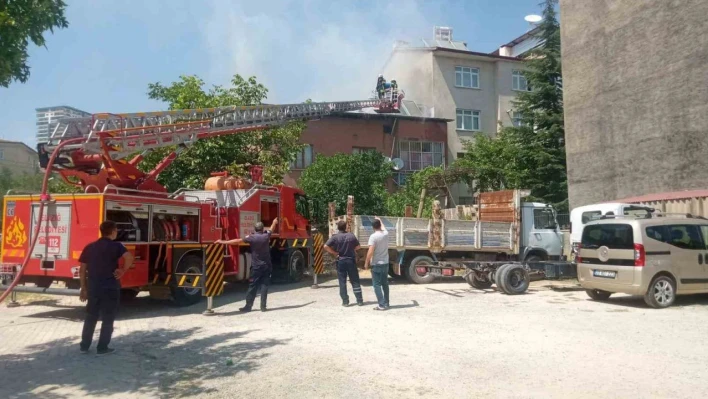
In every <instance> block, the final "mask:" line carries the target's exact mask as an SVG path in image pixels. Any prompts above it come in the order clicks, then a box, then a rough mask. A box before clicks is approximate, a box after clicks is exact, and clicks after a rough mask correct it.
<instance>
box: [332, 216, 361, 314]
mask: <svg viewBox="0 0 708 399" xmlns="http://www.w3.org/2000/svg"><path fill="white" fill-rule="evenodd" d="M337 230H339V232H338V233H337V234H334V235H333V236H332V237H330V238H329V240H327V243H326V244H325V246H324V249H325V251H327V252H329V253H330V254H332V255H333V256H336V257H337V276H338V277H339V296H341V297H342V306H349V295H348V294H347V276H349V282H350V283H351V285H352V291H354V296H355V297H356V303H357V304H358V305H359V306H363V305H364V297H363V296H362V295H361V283H360V282H359V270H358V269H357V267H356V251H357V249H359V248H360V245H359V240H357V239H356V237H355V236H354V234H352V233H347V222H346V221H344V220H340V221H339V222H337Z"/></svg>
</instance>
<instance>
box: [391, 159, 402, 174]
mask: <svg viewBox="0 0 708 399" xmlns="http://www.w3.org/2000/svg"><path fill="white" fill-rule="evenodd" d="M391 162H393V170H395V171H399V170H401V169H403V160H402V159H401V158H393V159H392V160H391Z"/></svg>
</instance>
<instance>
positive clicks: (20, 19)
mask: <svg viewBox="0 0 708 399" xmlns="http://www.w3.org/2000/svg"><path fill="white" fill-rule="evenodd" d="M65 8H66V4H65V3H64V1H63V0H2V1H0V86H3V87H8V86H9V85H10V83H11V82H12V81H13V80H19V81H20V82H22V83H25V82H27V79H28V78H29V76H30V67H29V66H28V65H27V60H28V58H29V55H28V54H27V46H28V45H29V41H30V40H31V41H32V43H34V44H35V45H37V46H45V40H44V32H46V31H47V30H49V31H50V32H52V33H54V28H59V29H62V28H66V27H68V26H69V23H68V22H67V20H66V18H65V17H64V9H65Z"/></svg>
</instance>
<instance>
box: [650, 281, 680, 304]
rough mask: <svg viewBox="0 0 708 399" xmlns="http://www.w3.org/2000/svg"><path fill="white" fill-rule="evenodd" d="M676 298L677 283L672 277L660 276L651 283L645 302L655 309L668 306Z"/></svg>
mask: <svg viewBox="0 0 708 399" xmlns="http://www.w3.org/2000/svg"><path fill="white" fill-rule="evenodd" d="M675 300H676V283H675V282H674V280H673V279H672V278H671V277H668V276H659V277H657V278H655V279H654V280H653V281H652V282H651V284H650V285H649V289H648V290H647V293H646V294H644V302H646V303H647V305H649V306H651V307H652V308H655V309H663V308H668V307H669V306H671V305H673V304H674V301H675Z"/></svg>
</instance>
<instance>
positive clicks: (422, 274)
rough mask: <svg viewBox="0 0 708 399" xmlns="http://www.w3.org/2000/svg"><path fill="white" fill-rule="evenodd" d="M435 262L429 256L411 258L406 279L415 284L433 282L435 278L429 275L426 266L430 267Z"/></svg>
mask: <svg viewBox="0 0 708 399" xmlns="http://www.w3.org/2000/svg"><path fill="white" fill-rule="evenodd" d="M434 262H435V261H434V260H433V258H431V257H429V256H417V257H415V258H413V260H412V261H411V264H410V266H408V278H409V279H410V280H411V281H412V282H414V283H416V284H430V283H432V282H433V281H434V280H435V276H434V275H432V274H431V273H430V269H429V268H428V267H426V266H432V265H433V263H434Z"/></svg>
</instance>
